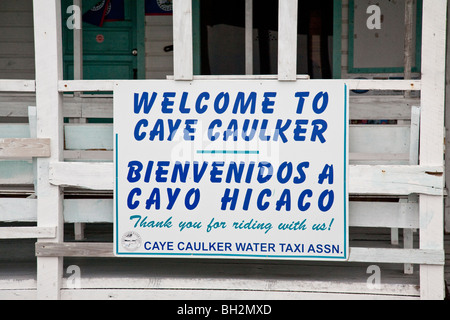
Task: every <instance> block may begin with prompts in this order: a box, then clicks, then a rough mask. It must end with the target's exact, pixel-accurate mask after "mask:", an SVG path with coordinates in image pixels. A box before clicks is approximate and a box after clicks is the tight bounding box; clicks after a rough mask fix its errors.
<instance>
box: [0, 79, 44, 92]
mask: <svg viewBox="0 0 450 320" xmlns="http://www.w3.org/2000/svg"><path fill="white" fill-rule="evenodd" d="M35 91H36V82H35V81H34V80H0V92H35Z"/></svg>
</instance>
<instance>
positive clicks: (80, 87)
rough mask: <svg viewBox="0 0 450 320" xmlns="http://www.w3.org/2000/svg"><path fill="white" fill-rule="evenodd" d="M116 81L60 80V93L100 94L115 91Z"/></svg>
mask: <svg viewBox="0 0 450 320" xmlns="http://www.w3.org/2000/svg"><path fill="white" fill-rule="evenodd" d="M115 82H116V81H114V80H67V81H66V80H64V81H63V80H60V81H58V91H59V92H80V91H83V92H84V91H86V92H99V91H113V90H114V83H115Z"/></svg>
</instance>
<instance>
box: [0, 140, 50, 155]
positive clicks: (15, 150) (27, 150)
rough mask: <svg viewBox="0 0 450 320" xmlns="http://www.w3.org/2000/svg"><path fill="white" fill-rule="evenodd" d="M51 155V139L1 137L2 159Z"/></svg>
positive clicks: (0, 152) (0, 151)
mask: <svg viewBox="0 0 450 320" xmlns="http://www.w3.org/2000/svg"><path fill="white" fill-rule="evenodd" d="M33 157H35V158H48V157H50V139H29V138H20V139H14V138H12V139H0V158H1V159H28V158H33Z"/></svg>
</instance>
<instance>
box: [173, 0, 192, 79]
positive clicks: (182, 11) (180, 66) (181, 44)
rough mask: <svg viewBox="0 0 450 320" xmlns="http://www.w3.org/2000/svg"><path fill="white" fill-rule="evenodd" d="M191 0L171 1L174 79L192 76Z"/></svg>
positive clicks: (190, 77)
mask: <svg viewBox="0 0 450 320" xmlns="http://www.w3.org/2000/svg"><path fill="white" fill-rule="evenodd" d="M193 54H194V53H193V31H192V0H174V1H173V60H174V78H175V80H192V79H193V76H194V58H193Z"/></svg>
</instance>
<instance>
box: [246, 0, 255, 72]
mask: <svg viewBox="0 0 450 320" xmlns="http://www.w3.org/2000/svg"><path fill="white" fill-rule="evenodd" d="M245 74H246V75H252V74H253V0H245Z"/></svg>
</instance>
